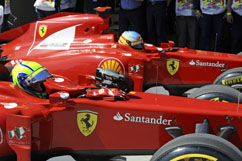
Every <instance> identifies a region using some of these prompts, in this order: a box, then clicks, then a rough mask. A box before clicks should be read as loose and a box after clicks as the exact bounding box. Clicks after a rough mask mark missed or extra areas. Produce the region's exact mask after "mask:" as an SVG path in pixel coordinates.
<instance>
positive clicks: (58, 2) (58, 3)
mask: <svg viewBox="0 0 242 161" xmlns="http://www.w3.org/2000/svg"><path fill="white" fill-rule="evenodd" d="M60 1H61V0H55V9H56V10H57V11H58V12H59V11H60Z"/></svg>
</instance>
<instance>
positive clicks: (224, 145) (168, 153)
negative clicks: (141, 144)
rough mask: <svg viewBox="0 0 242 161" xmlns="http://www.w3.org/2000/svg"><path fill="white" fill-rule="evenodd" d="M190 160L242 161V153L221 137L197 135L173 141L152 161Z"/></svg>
mask: <svg viewBox="0 0 242 161" xmlns="http://www.w3.org/2000/svg"><path fill="white" fill-rule="evenodd" d="M189 158H190V159H189ZM188 159H189V160H195V159H197V160H210V161H215V160H216V159H217V160H216V161H241V160H242V152H241V151H240V150H239V149H238V148H237V147H236V146H234V145H233V144H232V143H230V142H229V141H227V140H225V139H223V138H221V137H218V136H215V135H211V134H205V133H195V134H188V135H183V136H180V137H177V138H175V139H174V140H171V141H170V142H168V143H167V144H165V145H164V146H162V147H161V148H160V149H159V150H157V151H156V152H155V154H154V155H153V157H152V158H151V161H168V160H170V161H185V160H188Z"/></svg>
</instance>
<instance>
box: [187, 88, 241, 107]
mask: <svg viewBox="0 0 242 161" xmlns="http://www.w3.org/2000/svg"><path fill="white" fill-rule="evenodd" d="M189 97H190V98H197V99H205V100H213V101H220V102H230V103H238V102H239V103H242V94H241V93H240V92H239V91H238V90H236V89H234V88H232V87H229V86H224V85H216V84H210V85H206V86H203V87H200V88H198V89H196V90H194V91H193V92H192V93H191V95H189Z"/></svg>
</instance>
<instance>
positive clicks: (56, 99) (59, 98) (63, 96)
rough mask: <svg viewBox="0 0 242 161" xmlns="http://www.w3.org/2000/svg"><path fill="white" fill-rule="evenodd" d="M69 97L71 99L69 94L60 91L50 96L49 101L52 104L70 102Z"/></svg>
mask: <svg viewBox="0 0 242 161" xmlns="http://www.w3.org/2000/svg"><path fill="white" fill-rule="evenodd" d="M69 97H70V94H69V93H67V92H64V91H60V92H55V93H53V94H50V96H49V100H50V103H60V102H63V101H66V100H68V98H69Z"/></svg>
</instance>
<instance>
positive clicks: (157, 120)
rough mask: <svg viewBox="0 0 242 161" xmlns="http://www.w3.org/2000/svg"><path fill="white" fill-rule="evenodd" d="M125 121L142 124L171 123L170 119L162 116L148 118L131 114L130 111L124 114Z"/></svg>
mask: <svg viewBox="0 0 242 161" xmlns="http://www.w3.org/2000/svg"><path fill="white" fill-rule="evenodd" d="M124 117H125V118H124V121H125V122H135V123H144V124H157V125H171V123H172V120H167V119H163V116H160V117H159V118H149V117H145V116H131V114H130V113H126V114H125V115H124Z"/></svg>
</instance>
